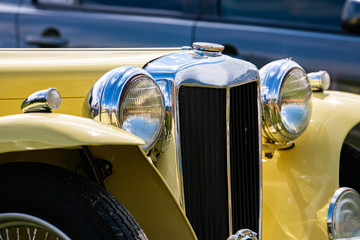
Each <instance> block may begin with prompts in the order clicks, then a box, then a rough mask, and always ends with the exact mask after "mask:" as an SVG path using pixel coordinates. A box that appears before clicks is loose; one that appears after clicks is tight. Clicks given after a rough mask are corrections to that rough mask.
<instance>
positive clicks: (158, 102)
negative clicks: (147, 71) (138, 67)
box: [119, 76, 164, 149]
mask: <svg viewBox="0 0 360 240" xmlns="http://www.w3.org/2000/svg"><path fill="white" fill-rule="evenodd" d="M163 118H164V104H163V99H162V94H161V91H160V89H159V87H158V86H157V84H156V83H155V82H154V81H153V80H152V79H150V78H149V77H147V76H138V77H135V78H134V79H132V80H130V82H129V85H128V86H127V87H126V88H125V90H124V93H123V97H122V101H121V103H120V116H119V119H120V124H121V128H122V129H124V130H126V131H128V132H131V133H132V134H134V135H136V136H138V137H140V138H142V139H143V140H144V141H145V143H146V144H145V145H142V146H141V147H142V148H143V149H148V148H149V147H151V146H152V145H153V143H154V142H155V141H156V139H157V137H158V136H159V134H160V131H161V130H162V124H163Z"/></svg>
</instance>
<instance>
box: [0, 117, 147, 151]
mask: <svg viewBox="0 0 360 240" xmlns="http://www.w3.org/2000/svg"><path fill="white" fill-rule="evenodd" d="M104 144H120V145H139V144H144V142H143V140H141V139H140V138H138V137H136V136H134V135H132V134H130V133H128V132H126V131H124V130H121V129H117V128H114V127H111V126H108V125H104V124H100V123H98V122H95V121H93V120H90V119H87V118H81V117H75V116H70V115H64V114H52V113H32V114H31V113H27V114H19V115H10V116H6V117H1V118H0V153H5V152H17V151H29V150H43V149H54V148H70V147H80V146H84V145H104Z"/></svg>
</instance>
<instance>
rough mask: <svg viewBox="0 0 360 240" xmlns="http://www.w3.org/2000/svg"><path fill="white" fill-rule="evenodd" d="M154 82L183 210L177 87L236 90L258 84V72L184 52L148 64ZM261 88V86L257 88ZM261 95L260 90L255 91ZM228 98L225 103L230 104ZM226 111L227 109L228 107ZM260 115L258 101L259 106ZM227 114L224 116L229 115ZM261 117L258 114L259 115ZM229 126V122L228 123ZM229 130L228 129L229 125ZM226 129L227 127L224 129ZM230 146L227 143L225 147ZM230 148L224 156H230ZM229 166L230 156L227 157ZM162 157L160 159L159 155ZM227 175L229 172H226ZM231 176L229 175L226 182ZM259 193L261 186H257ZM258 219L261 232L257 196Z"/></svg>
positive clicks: (246, 65)
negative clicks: (161, 100)
mask: <svg viewBox="0 0 360 240" xmlns="http://www.w3.org/2000/svg"><path fill="white" fill-rule="evenodd" d="M145 69H146V70H147V71H148V72H149V73H150V74H151V76H153V78H154V80H155V81H156V82H157V83H158V85H159V87H160V89H161V91H162V93H163V96H164V102H165V112H166V121H165V122H166V123H165V129H166V131H165V135H164V136H165V138H164V139H163V140H164V141H163V144H162V146H161V149H162V151H163V152H164V151H165V150H166V149H167V147H168V146H169V145H171V144H175V146H176V148H175V149H174V150H175V156H174V157H175V158H176V162H177V164H176V165H177V166H176V167H177V173H176V176H177V183H178V190H179V191H180V193H179V194H180V196H179V199H178V200H179V202H180V205H181V206H182V208H183V209H184V210H185V208H186V206H185V204H184V201H185V196H184V185H183V173H182V172H183V170H182V160H181V146H180V126H179V111H178V109H179V102H178V91H179V88H180V86H193V87H208V88H225V89H227V92H229V90H230V89H231V88H232V87H236V86H239V85H242V84H245V83H249V82H253V81H258V79H259V75H258V70H257V68H256V67H255V66H254V65H253V64H251V63H249V62H245V61H242V60H239V59H234V58H231V57H228V56H225V55H217V56H216V57H214V56H209V55H206V54H203V53H200V52H198V51H183V52H176V53H173V54H169V55H167V56H164V57H162V58H159V59H157V60H155V61H153V62H151V63H149V64H148V65H147V66H146V68H145ZM258 86H260V85H258ZM258 92H260V90H258ZM228 98H229V96H227V102H229V99H228ZM228 107H229V106H228ZM258 109H259V111H260V101H259V102H258ZM228 114H229V113H227V115H228ZM258 116H260V112H259V114H258ZM258 121H259V124H258V126H259V149H260V151H259V162H260V183H261V182H262V173H261V124H260V119H258ZM227 122H229V121H227ZM228 126H229V125H228ZM227 128H229V127H227ZM229 134H230V131H227V135H228V136H227V139H229ZM228 145H229V143H228ZM229 148H230V147H229V146H228V149H227V152H229ZM227 156H228V162H229V158H230V154H229V153H228V154H227ZM160 157H161V155H160ZM228 173H229V169H228ZM229 179H230V173H229V175H228V181H230V180H229ZM260 192H262V186H261V185H260ZM228 196H229V199H231V186H230V183H229V186H228ZM259 205H260V217H259V223H260V226H259V229H260V231H261V222H262V220H261V219H262V216H261V213H262V196H261V194H260V202H259ZM229 213H231V201H229ZM231 216H232V214H229V223H230V224H229V225H230V226H229V234H232V233H231V231H232V226H231V223H232V219H231Z"/></svg>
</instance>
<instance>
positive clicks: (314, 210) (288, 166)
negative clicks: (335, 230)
mask: <svg viewBox="0 0 360 240" xmlns="http://www.w3.org/2000/svg"><path fill="white" fill-rule="evenodd" d="M358 109H360V97H359V96H358V95H354V94H346V93H341V92H332V91H325V92H324V93H315V94H314V99H313V114H312V118H311V122H310V125H309V126H308V128H307V130H306V131H305V133H304V135H302V136H300V137H299V138H298V139H297V140H295V145H294V147H293V148H291V149H284V150H276V151H275V152H274V154H273V157H272V158H267V157H265V156H264V158H263V190H264V191H263V194H264V195H263V199H264V201H263V208H264V215H263V218H264V219H263V239H317V238H319V239H320V238H325V236H327V229H326V219H327V212H328V208H329V203H330V199H331V196H332V195H333V194H334V193H335V191H336V190H337V189H338V188H339V179H338V176H339V161H340V160H339V159H340V152H341V147H342V144H343V141H344V139H345V137H346V135H347V133H348V132H349V131H350V130H351V129H352V128H353V127H354V126H355V125H356V124H357V123H359V119H360V111H358ZM344 116H346V117H344ZM280 202H281V204H279V203H280Z"/></svg>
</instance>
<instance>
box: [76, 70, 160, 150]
mask: <svg viewBox="0 0 360 240" xmlns="http://www.w3.org/2000/svg"><path fill="white" fill-rule="evenodd" d="M146 83H149V84H150V85H149V84H147V85H146ZM134 84H135V85H139V86H140V85H144V84H145V85H146V86H148V87H144V88H139V89H137V90H139V91H136V92H137V94H143V93H144V92H145V91H147V90H149V89H150V90H154V91H156V94H155V95H154V96H152V95H149V94H147V95H146V96H147V97H144V96H143V97H142V99H141V101H140V100H139V99H132V98H130V100H129V101H127V98H126V96H127V94H129V93H130V94H132V95H134V94H135V92H132V90H131V89H132V87H134V86H133V85H134ZM149 86H150V87H149ZM130 90H131V91H130ZM135 90H136V89H135ZM135 90H134V91H135ZM129 91H130V92H129ZM135 95H136V94H135ZM139 96H140V95H139ZM151 97H157V98H158V101H157V106H158V108H159V111H160V113H159V114H160V115H161V116H160V118H159V121H158V122H156V123H155V122H154V121H152V120H153V119H150V118H148V119H145V118H146V117H144V116H145V115H147V116H152V113H154V112H151V110H152V109H150V108H146V107H148V106H142V104H148V103H149V101H148V100H149V98H151ZM150 102H151V101H150ZM124 104H127V105H126V106H125V105H124ZM129 104H130V105H129ZM136 105H138V107H139V106H140V105H141V106H140V108H141V109H142V110H141V111H133V110H132V111H127V110H128V107H130V108H133V109H134V108H136ZM140 108H138V109H139V110H140ZM149 111H150V112H149ZM125 112H126V114H125ZM83 115H84V116H86V117H89V118H92V119H94V120H97V121H100V122H104V123H106V124H110V125H113V126H115V127H118V128H124V129H125V130H127V131H129V132H131V133H133V134H135V135H137V136H138V137H141V138H143V139H144V141H145V142H146V144H145V145H142V146H141V147H142V148H143V149H144V150H146V151H148V150H149V149H151V148H152V147H153V146H154V144H156V142H157V141H158V139H159V137H160V134H161V133H162V127H163V118H164V105H163V98H162V95H161V90H160V89H159V88H158V85H157V84H156V83H155V81H154V80H153V78H152V77H151V75H150V74H149V73H148V72H147V71H145V70H144V69H141V68H138V67H133V66H124V67H120V68H116V69H113V70H111V71H109V72H107V73H106V74H105V75H104V76H103V77H101V78H100V79H99V80H98V81H97V82H96V83H95V84H94V86H93V88H92V89H91V91H90V93H89V95H88V98H87V101H86V102H85V107H84V112H83ZM125 118H126V121H125ZM134 125H141V127H138V128H136V129H135V128H134V127H133V126H134ZM147 126H148V127H147ZM138 130H142V131H140V132H139V131H138ZM152 130H156V132H152ZM148 136H150V138H149V139H147V138H146V137H148Z"/></svg>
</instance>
